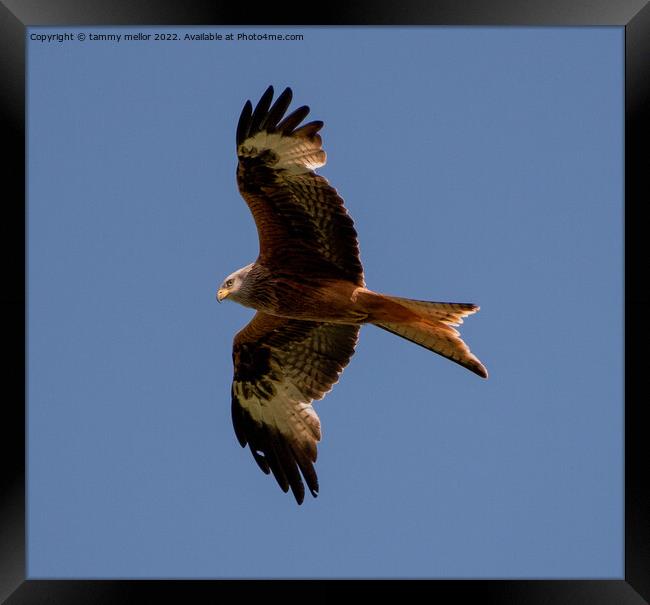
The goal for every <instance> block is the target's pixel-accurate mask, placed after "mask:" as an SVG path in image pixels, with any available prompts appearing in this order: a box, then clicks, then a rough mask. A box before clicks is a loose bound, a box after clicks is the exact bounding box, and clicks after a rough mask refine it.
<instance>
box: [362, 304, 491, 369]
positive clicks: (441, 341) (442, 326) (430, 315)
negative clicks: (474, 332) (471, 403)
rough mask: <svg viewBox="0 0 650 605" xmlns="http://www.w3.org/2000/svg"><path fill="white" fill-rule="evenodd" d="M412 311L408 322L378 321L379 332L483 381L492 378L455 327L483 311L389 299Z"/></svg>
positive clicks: (454, 305)
mask: <svg viewBox="0 0 650 605" xmlns="http://www.w3.org/2000/svg"><path fill="white" fill-rule="evenodd" d="M387 298H390V300H392V301H394V302H397V303H399V304H401V305H402V306H404V307H406V308H407V309H409V310H410V311H411V312H412V314H413V317H411V318H410V319H408V320H406V321H399V322H391V321H384V320H381V321H376V322H373V323H374V324H375V325H376V326H378V327H379V328H382V329H384V330H387V331H388V332H392V333H393V334H396V335H397V336H401V337H402V338H405V339H406V340H410V341H411V342H414V343H415V344H418V345H420V346H422V347H424V348H425V349H429V350H430V351H433V352H434V353H438V354H439V355H442V356H443V357H446V358H447V359H450V360H451V361H454V362H455V363H458V364H460V365H461V366H463V367H465V368H467V369H468V370H470V371H472V372H474V373H475V374H478V375H479V376H481V377H483V378H487V377H488V372H487V369H486V368H485V366H484V365H483V364H482V363H481V362H480V361H479V359H478V358H477V357H476V356H475V355H473V354H472V352H471V351H470V350H469V347H468V346H467V345H466V344H465V343H464V342H463V340H462V339H461V338H460V335H459V333H458V330H455V329H454V328H452V327H451V326H457V325H458V324H461V323H463V319H462V318H463V317H466V316H467V315H471V314H472V313H476V312H477V311H478V310H479V307H477V306H476V305H472V304H464V303H439V302H427V301H419V300H410V299H407V298H397V297H395V296H390V297H387Z"/></svg>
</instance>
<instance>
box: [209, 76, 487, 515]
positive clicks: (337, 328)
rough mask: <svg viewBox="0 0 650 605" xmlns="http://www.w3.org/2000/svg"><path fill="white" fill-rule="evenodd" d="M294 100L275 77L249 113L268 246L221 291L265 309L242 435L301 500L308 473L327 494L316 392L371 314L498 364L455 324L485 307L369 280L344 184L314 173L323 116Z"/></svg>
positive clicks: (248, 379)
mask: <svg viewBox="0 0 650 605" xmlns="http://www.w3.org/2000/svg"><path fill="white" fill-rule="evenodd" d="M291 99H292V92H291V89H290V88H286V89H285V90H284V91H283V92H282V94H281V95H280V96H279V97H278V98H277V99H276V100H275V102H274V103H272V101H273V87H272V86H269V87H268V88H267V89H266V92H265V93H264V94H263V95H262V97H261V98H260V100H259V102H258V103H257V105H256V106H255V108H254V109H253V106H252V104H251V102H250V101H247V102H246V104H245V105H244V108H243V110H242V112H241V116H240V117H239V123H238V125H237V134H236V140H237V158H238V161H239V163H238V166H237V185H238V187H239V191H240V193H241V195H242V196H243V198H244V200H245V201H246V203H247V204H248V207H249V208H250V210H251V212H252V214H253V218H254V219H255V224H256V226H257V232H258V236H259V256H258V257H257V260H256V261H255V262H254V263H251V264H250V265H247V266H246V267H243V268H242V269H239V270H238V271H235V272H234V273H232V274H231V275H229V276H228V277H226V279H225V280H224V281H223V283H222V284H221V286H219V289H218V292H217V300H218V301H219V302H221V301H222V300H224V299H226V298H227V299H229V300H232V301H235V302H237V303H239V304H241V305H244V306H245V307H250V308H252V309H255V310H256V311H257V312H256V313H255V316H254V317H253V319H252V320H251V321H250V322H249V323H248V325H246V326H245V327H244V328H243V329H242V330H241V331H240V332H238V333H237V334H236V336H235V339H234V342H233V351H232V358H233V365H234V378H233V382H232V421H233V425H234V429H235V434H236V436H237V439H238V441H239V443H240V444H241V446H242V447H245V446H246V445H247V444H248V446H249V447H250V450H251V452H252V454H253V458H254V459H255V462H257V464H258V466H259V467H260V469H262V471H263V472H264V473H266V474H269V473H273V476H274V477H275V479H276V480H277V482H278V484H279V485H280V487H281V488H282V490H283V491H284V492H287V491H288V490H289V489H291V491H292V492H293V495H294V497H295V499H296V501H297V502H298V504H301V503H302V502H303V500H304V497H305V485H304V482H306V484H307V487H308V488H309V491H310V492H311V494H312V495H313V496H314V497H315V496H316V495H317V494H318V478H317V475H316V471H315V470H314V462H316V444H317V443H318V441H320V438H321V427H320V421H319V419H318V416H317V415H316V412H315V411H314V408H313V406H312V402H313V401H314V400H316V399H322V398H323V396H324V395H325V394H326V393H327V392H329V391H330V390H331V388H332V386H333V385H334V384H335V383H336V382H337V381H338V379H339V375H340V374H341V372H342V371H343V368H345V366H346V365H347V364H348V362H349V361H350V358H351V357H352V355H353V353H354V347H355V345H356V343H357V338H358V335H359V329H360V327H361V325H362V324H366V323H369V324H373V325H375V326H378V327H379V328H382V329H384V330H387V331H389V332H392V333H393V334H396V335H398V336H401V337H402V338H405V339H407V340H410V341H411V342H414V343H416V344H418V345H421V346H422V347H425V348H426V349H429V350H430V351H433V352H435V353H438V354H440V355H442V356H444V357H446V358H448V359H450V360H451V361H454V362H456V363H458V364H460V365H462V366H464V367H465V368H467V369H468V370H471V371H472V372H474V373H476V374H478V375H479V376H482V377H483V378H487V375H488V374H487V370H486V369H485V367H484V366H483V364H482V363H481V362H480V361H479V360H478V359H477V358H476V357H475V356H474V355H473V354H472V353H471V352H470V350H469V348H468V347H467V345H466V344H465V343H464V342H463V341H462V340H461V338H460V336H459V333H458V331H457V330H455V329H454V328H453V326H457V325H458V324H461V323H462V321H463V317H466V316H467V315H471V314H472V313H476V312H477V311H478V310H479V307H478V306H476V305H473V304H466V303H445V302H430V301H421V300H411V299H408V298H399V297H397V296H387V295H385V294H379V293H376V292H373V291H372V290H369V289H368V288H366V284H365V281H364V276H363V267H362V265H361V261H360V259H359V245H358V242H357V232H356V230H355V228H354V223H353V221H352V219H351V218H350V216H349V214H348V213H347V212H346V209H345V207H344V206H343V200H342V199H341V197H340V196H339V194H338V192H337V191H336V189H334V188H333V187H332V186H331V185H330V184H329V182H328V181H327V179H325V178H324V177H322V176H320V175H318V174H316V173H315V172H314V169H315V168H319V167H320V166H323V165H324V164H325V161H326V155H325V151H324V150H323V148H322V141H321V137H320V135H319V134H318V132H319V130H321V128H322V127H323V122H321V121H313V122H308V123H306V124H302V122H303V120H304V119H305V118H306V117H307V115H308V113H309V107H307V106H302V107H298V108H297V109H295V110H294V111H293V112H291V113H290V114H289V115H287V116H286V117H285V113H286V112H287V109H288V108H289V104H290V103H291ZM301 124H302V125H301ZM301 475H302V477H301ZM303 478H304V482H303Z"/></svg>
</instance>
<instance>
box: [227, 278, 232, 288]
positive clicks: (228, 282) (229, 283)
mask: <svg viewBox="0 0 650 605" xmlns="http://www.w3.org/2000/svg"><path fill="white" fill-rule="evenodd" d="M231 286H232V279H229V280H228V281H227V282H226V288H230V287H231Z"/></svg>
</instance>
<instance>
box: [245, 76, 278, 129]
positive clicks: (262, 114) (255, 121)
mask: <svg viewBox="0 0 650 605" xmlns="http://www.w3.org/2000/svg"><path fill="white" fill-rule="evenodd" d="M272 99H273V86H269V87H268V88H267V89H266V90H265V91H264V94H263V95H262V96H261V97H260V100H259V101H258V102H257V105H256V106H255V111H254V112H253V117H252V118H251V126H250V129H249V134H254V133H256V132H258V131H259V130H260V124H261V123H262V121H263V120H264V119H265V118H266V117H267V115H268V111H269V108H270V107H271V100H272Z"/></svg>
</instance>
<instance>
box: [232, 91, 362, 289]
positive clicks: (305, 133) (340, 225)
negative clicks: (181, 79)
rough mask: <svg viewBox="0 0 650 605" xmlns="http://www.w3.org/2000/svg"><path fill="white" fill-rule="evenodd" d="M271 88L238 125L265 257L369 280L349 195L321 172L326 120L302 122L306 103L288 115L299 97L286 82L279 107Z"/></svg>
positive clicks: (318, 274) (245, 185)
mask: <svg viewBox="0 0 650 605" xmlns="http://www.w3.org/2000/svg"><path fill="white" fill-rule="evenodd" d="M272 97H273V88H272V87H271V86H269V88H267V90H266V91H265V92H264V94H263V95H262V97H261V99H260V101H259V102H258V103H257V105H256V107H255V109H254V110H253V106H252V104H251V102H250V101H247V102H246V104H245V105H244V108H243V110H242V113H241V116H240V119H239V123H238V126H237V136H236V139H237V156H238V159H239V164H238V167H237V183H238V186H239V190H240V192H241V194H242V196H243V198H244V200H245V201H246V203H247V204H248V206H249V208H250V210H251V212H252V214H253V218H254V219H255V224H256V226H257V231H258V235H259V242H260V255H259V258H258V262H259V263H261V264H263V265H265V266H267V267H268V268H269V269H271V270H272V271H275V272H277V271H282V272H283V273H285V274H290V275H292V276H296V277H299V276H301V275H302V274H303V273H304V268H305V267H306V266H308V267H309V268H310V275H311V276H312V277H315V278H325V279H328V278H332V279H344V280H348V281H352V282H353V283H356V284H357V285H360V286H363V285H364V279H363V266H362V264H361V260H360V258H359V244H358V241H357V232H356V230H355V228H354V222H353V221H352V219H351V218H350V216H349V214H348V213H347V211H346V209H345V206H344V204H343V199H342V198H341V197H340V196H339V194H338V192H337V191H336V189H334V187H332V186H331V185H330V184H329V182H328V181H327V179H325V178H324V177H322V176H320V175H318V174H316V173H315V172H314V169H315V168H318V167H320V166H323V165H324V164H325V162H326V159H327V158H326V154H325V151H324V150H323V148H322V140H321V137H320V135H319V134H318V132H319V130H320V129H321V128H322V127H323V122H322V121H320V120H314V121H312V122H308V123H306V124H303V125H302V126H300V124H301V123H302V121H303V120H304V119H305V118H306V117H307V115H308V114H309V107H307V106H306V105H303V106H302V107H299V108H298V109H296V110H294V111H293V112H292V113H290V114H289V115H288V116H286V117H285V118H284V119H282V117H283V116H284V114H285V112H286V111H287V109H288V107H289V104H290V102H291V99H292V92H291V89H290V88H286V89H285V90H284V91H283V92H282V94H281V95H280V96H279V97H278V98H277V99H276V101H275V103H273V105H271V101H272Z"/></svg>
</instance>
